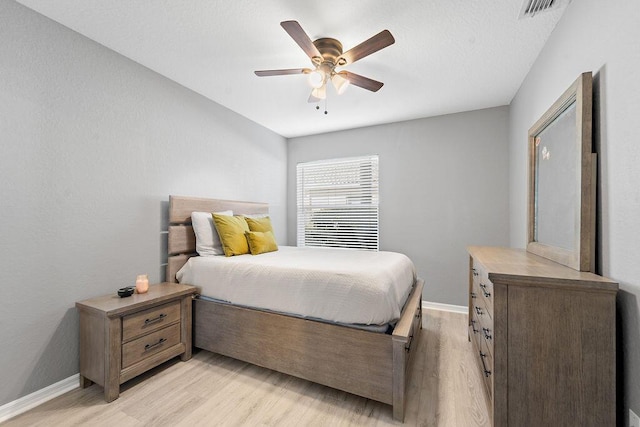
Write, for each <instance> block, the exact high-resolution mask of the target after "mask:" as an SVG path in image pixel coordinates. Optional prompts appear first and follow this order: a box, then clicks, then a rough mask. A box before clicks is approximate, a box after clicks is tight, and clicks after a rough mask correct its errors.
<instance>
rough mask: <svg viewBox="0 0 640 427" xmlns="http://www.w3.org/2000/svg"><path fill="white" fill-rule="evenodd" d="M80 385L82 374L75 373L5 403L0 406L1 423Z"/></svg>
mask: <svg viewBox="0 0 640 427" xmlns="http://www.w3.org/2000/svg"><path fill="white" fill-rule="evenodd" d="M78 387H80V374H75V375H72V376H70V377H69V378H65V379H64V380H62V381H58V382H57V383H55V384H51V385H50V386H48V387H45V388H43V389H40V390H38V391H34V392H33V393H31V394H28V395H26V396H23V397H21V398H20V399H17V400H14V401H13V402H9V403H5V404H4V405H2V406H0V423H2V422H4V421H6V420H8V419H9V418H13V417H15V416H17V415H20V414H22V413H23V412H26V411H28V410H29V409H31V408H35V407H36V406H38V405H42V404H43V403H45V402H47V401H49V400H51V399H53V398H54V397H58V396H60V395H61V394H64V393H66V392H68V391H71V390H73V389H76V388H78Z"/></svg>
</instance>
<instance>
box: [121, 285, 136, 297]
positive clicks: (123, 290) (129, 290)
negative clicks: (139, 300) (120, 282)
mask: <svg viewBox="0 0 640 427" xmlns="http://www.w3.org/2000/svg"><path fill="white" fill-rule="evenodd" d="M135 290H136V288H135V287H133V286H127V287H126V288H120V289H118V295H120V298H124V297H130V296H131V295H133V293H134V292H135Z"/></svg>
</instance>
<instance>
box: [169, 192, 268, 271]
mask: <svg viewBox="0 0 640 427" xmlns="http://www.w3.org/2000/svg"><path fill="white" fill-rule="evenodd" d="M226 210H232V211H233V214H234V215H250V214H266V213H269V205H268V204H266V203H256V202H239V201H234V200H219V199H203V198H200V197H185V196H169V238H168V245H167V246H168V258H167V278H166V280H167V282H173V283H175V282H176V273H177V272H178V270H180V269H181V268H182V266H183V265H184V264H185V263H186V262H187V260H188V259H189V258H191V257H192V256H197V253H196V236H195V234H194V233H193V227H192V226H191V212H220V211H226Z"/></svg>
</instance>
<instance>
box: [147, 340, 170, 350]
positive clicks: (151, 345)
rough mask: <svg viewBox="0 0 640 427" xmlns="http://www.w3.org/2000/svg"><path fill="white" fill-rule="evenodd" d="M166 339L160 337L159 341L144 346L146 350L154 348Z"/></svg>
mask: <svg viewBox="0 0 640 427" xmlns="http://www.w3.org/2000/svg"><path fill="white" fill-rule="evenodd" d="M166 340H167V339H166V338H160V339H159V340H158V342H157V343H153V344H147V345H145V346H144V351H149V350H151V349H152V348H154V347H157V346H159V345H160V344H162V343H164V342H165V341H166Z"/></svg>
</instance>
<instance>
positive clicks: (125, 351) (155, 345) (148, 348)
mask: <svg viewBox="0 0 640 427" xmlns="http://www.w3.org/2000/svg"><path fill="white" fill-rule="evenodd" d="M178 343H180V324H179V323H176V324H174V325H171V326H168V327H166V328H164V329H160V330H158V331H156V332H152V333H150V334H149V335H145V336H143V337H140V338H138V339H135V340H133V341H130V342H128V343H126V344H123V345H122V368H123V369H124V368H127V367H129V366H131V365H133V364H134V363H137V362H139V361H141V360H143V359H145V358H147V357H149V356H151V355H153V354H156V353H159V352H160V351H162V350H164V349H166V348H169V347H171V346H174V345H176V344H178Z"/></svg>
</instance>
